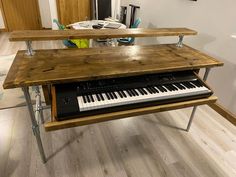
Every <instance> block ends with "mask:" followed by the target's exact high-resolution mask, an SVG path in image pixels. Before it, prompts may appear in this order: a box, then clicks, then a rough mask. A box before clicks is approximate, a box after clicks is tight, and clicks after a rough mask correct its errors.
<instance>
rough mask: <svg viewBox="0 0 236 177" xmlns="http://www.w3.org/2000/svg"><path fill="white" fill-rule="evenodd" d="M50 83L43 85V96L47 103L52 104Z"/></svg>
mask: <svg viewBox="0 0 236 177" xmlns="http://www.w3.org/2000/svg"><path fill="white" fill-rule="evenodd" d="M50 88H51V86H50V85H42V90H43V96H44V99H45V102H46V105H51V95H50Z"/></svg>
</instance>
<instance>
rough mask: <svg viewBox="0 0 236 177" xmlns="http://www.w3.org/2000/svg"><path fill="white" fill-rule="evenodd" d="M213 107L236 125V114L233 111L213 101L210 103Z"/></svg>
mask: <svg viewBox="0 0 236 177" xmlns="http://www.w3.org/2000/svg"><path fill="white" fill-rule="evenodd" d="M208 106H210V107H211V108H212V109H214V110H215V111H216V112H217V113H218V114H220V115H221V116H223V117H224V118H225V119H226V120H228V121H229V122H231V123H232V124H233V125H235V126H236V115H234V114H233V113H232V112H230V111H229V110H227V109H226V108H224V107H223V106H221V105H220V104H219V103H212V104H209V105H208Z"/></svg>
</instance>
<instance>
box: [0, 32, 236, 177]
mask: <svg viewBox="0 0 236 177" xmlns="http://www.w3.org/2000/svg"><path fill="white" fill-rule="evenodd" d="M7 37H8V34H0V42H1V44H3V43H2V42H4V43H5V44H6V45H1V46H0V55H10V54H13V53H15V52H16V51H17V50H18V49H24V43H21V42H20V43H8V42H7ZM34 46H35V48H36V47H38V48H44V47H45V48H46V47H52V48H54V47H55V48H56V47H62V45H61V43H60V42H59V41H56V42H49V43H47V42H37V43H35V44H34ZM190 113H191V108H188V109H181V110H175V111H170V112H163V113H158V114H149V115H145V116H138V117H132V118H127V119H122V120H115V121H110V122H104V123H99V124H93V125H89V126H83V127H76V128H71V129H65V130H59V131H55V132H45V131H44V129H43V128H42V127H41V133H42V140H43V145H44V148H45V152H46V156H47V159H48V162H47V163H46V164H42V163H41V159H40V156H39V152H38V149H37V146H36V141H35V139H34V135H33V134H32V131H31V123H30V118H29V114H28V112H27V108H26V107H22V108H14V109H6V110H1V111H0V177H13V176H14V177H41V176H42V177H235V176H236V128H235V127H234V126H233V125H232V124H230V123H229V122H227V121H226V120H225V119H223V118H222V117H221V116H220V115H218V114H217V113H215V112H214V111H213V110H212V109H211V108H209V107H208V106H200V107H199V108H198V110H197V112H196V116H195V119H194V122H193V125H192V127H191V129H190V132H188V133H187V132H185V131H183V130H182V129H185V128H186V125H187V122H188V120H189V115H190ZM49 114H50V111H49V110H47V111H45V114H44V115H45V117H46V119H49Z"/></svg>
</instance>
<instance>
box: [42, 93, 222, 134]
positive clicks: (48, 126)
mask: <svg viewBox="0 0 236 177" xmlns="http://www.w3.org/2000/svg"><path fill="white" fill-rule="evenodd" d="M216 100H217V97H215V96H211V97H209V98H203V99H196V100H191V101H184V102H178V103H170V104H164V105H157V106H150V107H144V108H137V109H131V110H124V111H118V112H112V113H106V114H99V115H94V116H86V117H81V118H77V119H69V120H64V121H56V120H55V118H53V116H54V113H53V114H52V122H48V123H45V124H44V127H45V130H46V131H53V130H59V129H63V128H70V127H76V126H83V125H88V124H93V123H98V122H103V121H109V120H114V119H121V118H126V117H132V116H139V115H144V114H151V113H156V112H163V111H169V110H174V109H181V108H186V107H190V106H196V105H202V104H210V103H214V102H216ZM52 106H54V105H52ZM52 110H54V108H52Z"/></svg>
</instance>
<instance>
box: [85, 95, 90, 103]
mask: <svg viewBox="0 0 236 177" xmlns="http://www.w3.org/2000/svg"><path fill="white" fill-rule="evenodd" d="M86 98H87V101H88V103H90V102H91V100H90V98H89V96H88V95H86Z"/></svg>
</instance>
